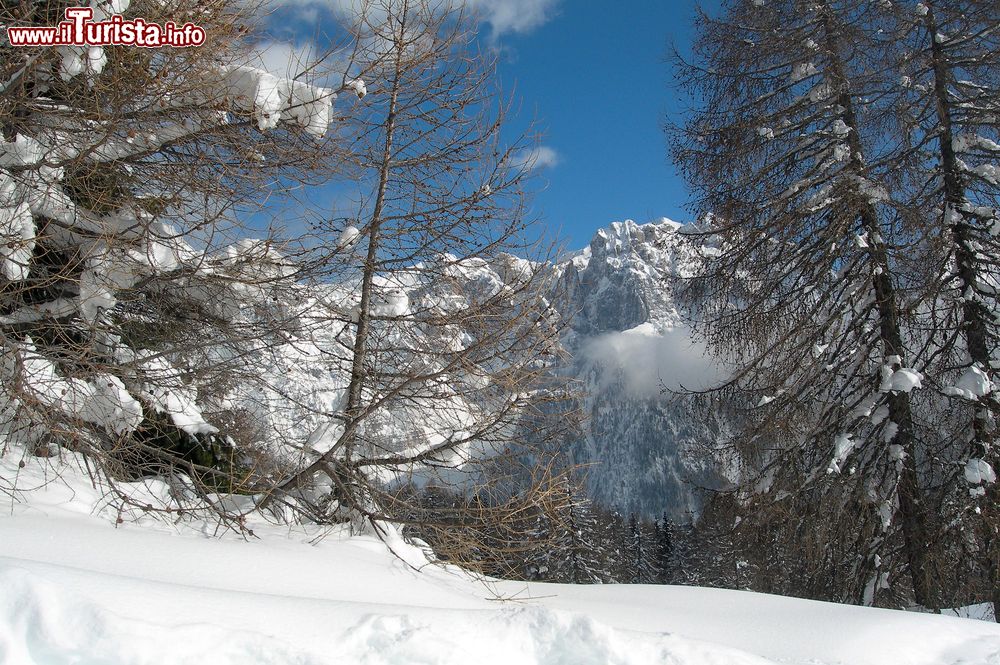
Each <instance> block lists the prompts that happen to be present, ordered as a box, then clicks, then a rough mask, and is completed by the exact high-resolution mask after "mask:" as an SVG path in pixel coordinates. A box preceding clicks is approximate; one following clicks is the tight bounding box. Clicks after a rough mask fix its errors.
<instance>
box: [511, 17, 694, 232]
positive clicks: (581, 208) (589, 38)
mask: <svg viewBox="0 0 1000 665" xmlns="http://www.w3.org/2000/svg"><path fill="white" fill-rule="evenodd" d="M694 6H695V2H694V0H659V1H653V2H651V1H649V0H629V1H626V2H610V1H608V0H604V1H598V0H562V2H560V3H558V4H557V5H555V7H554V11H552V12H551V13H550V15H549V17H548V20H547V21H546V22H545V23H544V24H543V25H540V26H539V27H537V28H535V29H534V30H531V31H528V32H522V33H515V32H510V33H505V34H501V35H500V36H499V42H500V44H501V48H503V49H504V62H503V65H502V68H501V74H502V76H503V82H504V84H505V86H507V87H510V86H512V85H513V86H516V93H517V95H518V96H519V97H520V98H521V100H522V103H523V106H522V116H527V117H528V119H530V118H531V117H532V116H535V117H537V118H538V122H539V124H540V126H541V127H542V128H543V129H544V130H545V136H544V137H543V139H542V144H543V145H544V146H546V147H548V148H551V149H552V150H553V151H554V154H555V164H554V165H553V166H550V167H547V168H546V169H544V171H543V172H542V175H543V177H542V178H541V181H543V182H540V183H539V184H540V185H544V189H543V190H542V191H540V192H539V193H538V195H537V197H536V199H535V207H536V212H537V213H538V214H539V215H540V216H541V217H542V218H543V223H545V224H546V225H547V226H549V227H551V228H552V229H553V230H560V231H561V234H562V235H563V236H564V237H566V240H567V243H568V245H569V246H570V247H573V248H576V247H582V246H584V245H586V244H587V242H588V241H589V239H590V238H591V236H592V235H593V233H594V232H595V231H596V230H597V229H598V228H600V227H602V226H606V225H607V224H608V223H609V222H612V221H615V220H622V219H634V220H636V221H639V222H643V221H649V220H652V219H655V218H658V217H670V218H672V219H675V220H677V221H687V220H688V219H690V218H691V213H690V212H689V211H688V210H686V208H685V204H686V202H687V198H688V197H687V194H686V193H685V190H684V185H683V181H682V180H681V178H680V176H679V175H677V173H676V172H675V170H674V168H673V166H672V165H671V164H670V160H669V157H668V155H667V145H666V137H665V134H664V133H663V130H662V127H663V124H664V120H665V118H666V117H667V115H668V114H669V115H671V116H673V117H675V118H676V117H678V114H681V113H683V111H684V108H685V106H686V105H685V104H684V102H683V100H681V99H678V95H677V93H675V92H674V91H673V90H672V75H671V71H670V66H669V62H668V61H667V55H668V52H669V46H670V44H671V43H673V44H676V45H677V46H678V47H679V48H681V49H684V48H685V47H686V46H687V44H689V42H690V39H691V27H690V26H691V21H692V17H693V14H694ZM522 119H523V118H522Z"/></svg>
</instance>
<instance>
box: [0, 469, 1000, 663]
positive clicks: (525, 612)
mask: <svg viewBox="0 0 1000 665" xmlns="http://www.w3.org/2000/svg"><path fill="white" fill-rule="evenodd" d="M3 461H4V462H6V461H7V460H3ZM42 464H43V462H41V461H39V460H34V459H30V460H28V466H26V467H25V468H24V469H18V471H17V473H18V476H19V480H18V486H19V487H21V488H27V487H36V488H37V489H35V490H33V491H31V492H26V493H24V494H22V495H21V499H22V502H8V503H7V504H6V508H7V509H6V510H5V511H4V514H3V515H2V516H0V663H2V664H3V665H33V664H42V663H44V664H46V665H55V664H61V663H75V664H79V665H96V664H100V665H105V664H106V665H111V664H114V665H133V664H135V665H140V664H143V665H145V664H149V665H154V664H155V665H172V664H182V663H185V664H186V663H199V664H200V663H212V664H213V665H226V664H230V663H231V664H233V665H237V664H238V665H279V664H280V665H287V664H302V665H313V664H317V665H318V664H325V663H364V664H372V665H381V664H384V665H396V664H403V663H406V664H412V663H428V664H430V663H434V664H439V665H448V664H453V663H454V664H456V665H457V664H462V665H465V664H466V663H477V664H479V663H482V664H486V665H489V664H492V663H496V664H498V665H499V664H501V663H502V664H503V665H512V664H515V663H516V664H522V663H528V664H530V663H555V664H566V665H589V664H593V665H598V664H602V665H603V664H606V663H610V664H622V665H626V664H628V665H632V664H635V665H645V664H647V663H649V664H652V663H670V664H672V665H704V664H709V665H714V664H718V665H752V664H763V663H768V662H783V663H802V664H803V665H804V664H806V663H809V664H810V665H817V664H831V665H832V664H834V663H851V664H864V663H872V664H876V663H877V664H878V665H894V664H899V665H903V664H907V665H909V664H913V665H923V664H927V665H931V664H932V663H933V664H938V663H949V664H954V665H958V664H959V663H962V664H963V665H975V664H981V665H1000V628H998V627H997V626H996V625H993V624H990V623H985V622H979V621H970V620H967V619H957V618H948V617H938V616H928V615H914V614H907V613H903V612H893V611H886V610H869V609H863V608H854V607H846V606H839V605H832V604H827V603H815V602H808V601H801V600H793V599H788V598H779V597H775V596H765V595H761V594H752V593H739V592H730V591H720V590H711V589H697V588H682V587H652V586H604V587H573V586H564V585H534V584H533V585H530V586H527V585H524V584H521V583H512V582H490V581H487V582H482V581H476V580H473V579H470V578H469V577H468V576H466V575H464V574H462V573H461V572H459V571H456V570H454V569H449V568H443V567H439V566H427V565H420V563H421V561H422V554H421V553H420V552H419V551H418V550H416V549H415V548H412V547H409V546H407V545H404V544H402V543H400V542H395V543H394V544H393V549H395V550H396V552H395V554H394V553H393V552H391V551H390V550H389V549H388V548H387V547H386V546H385V545H384V544H383V543H381V542H380V541H379V540H378V539H376V538H375V537H373V536H364V535H363V536H354V537H346V535H345V534H337V533H327V534H322V533H318V532H315V531H308V530H302V529H290V528H288V527H277V526H273V525H266V524H262V523H260V524H253V525H252V526H253V529H254V532H255V534H256V537H255V538H254V539H252V540H250V541H245V540H243V539H242V538H240V537H238V536H236V535H233V534H229V535H223V536H222V537H221V538H215V537H212V535H213V534H211V533H201V532H200V531H199V529H197V528H194V526H195V525H191V524H186V523H181V524H179V525H174V526H167V525H165V524H163V523H162V522H155V521H152V520H151V519H149V518H140V519H139V520H138V521H137V522H132V521H131V520H126V521H125V522H124V523H123V524H121V525H119V526H117V527H116V526H115V525H114V523H113V521H112V520H109V519H107V516H106V515H105V516H100V515H93V514H91V506H93V505H94V503H93V499H94V498H95V496H94V492H93V489H92V488H90V487H89V486H88V485H87V484H86V483H84V482H78V481H79V480H82V479H79V478H78V479H77V480H74V475H73V473H72V471H71V470H66V469H64V470H63V474H62V479H60V480H56V481H55V482H52V483H49V484H48V485H43V484H42V483H41V482H38V481H40V480H41V479H42V476H41V474H42V473H43V471H45V469H44V467H43V466H42ZM11 470H12V469H11V467H10V466H8V465H0V471H6V472H8V473H9V472H10V471H11ZM6 477H7V479H8V480H9V479H10V476H9V475H8V476H6ZM202 530H205V531H208V529H207V528H205V527H204V525H203V528H202ZM322 536H325V537H322ZM502 598H506V599H507V600H501V599H502Z"/></svg>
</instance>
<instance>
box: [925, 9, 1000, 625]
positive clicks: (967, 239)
mask: <svg viewBox="0 0 1000 665" xmlns="http://www.w3.org/2000/svg"><path fill="white" fill-rule="evenodd" d="M928 5H931V3H930V2H928ZM924 21H925V26H926V28H927V35H928V41H929V42H930V53H931V61H932V64H933V68H934V96H935V101H936V108H937V116H938V124H939V125H940V131H941V136H940V139H939V141H938V144H939V146H940V152H941V155H940V156H941V172H942V178H943V180H944V197H945V209H944V214H945V219H944V223H945V224H947V225H949V226H950V227H951V229H950V230H951V236H952V239H953V240H954V244H955V267H956V269H957V272H958V278H959V280H960V282H961V288H962V291H963V293H962V295H966V292H967V291H969V290H970V289H975V288H976V284H977V283H978V277H979V269H978V266H977V265H976V253H975V248H974V246H973V243H972V236H973V231H974V229H973V227H972V225H971V224H970V220H969V217H968V215H969V213H968V212H966V211H965V210H964V207H965V206H964V204H965V203H966V196H965V193H966V191H965V190H966V183H965V177H964V175H963V173H962V169H961V167H960V166H959V162H958V157H957V156H956V154H955V148H954V144H953V143H952V140H953V139H954V137H955V134H954V128H953V123H952V102H951V100H950V99H949V98H948V80H949V74H950V71H949V67H948V62H947V57H946V56H945V53H944V49H943V47H942V45H941V44H940V43H939V42H938V40H937V39H935V35H937V33H938V30H937V20H936V18H935V16H934V11H933V7H932V8H931V10H930V11H928V12H927V14H926V15H925V17H924ZM992 318H993V315H992V314H991V312H990V311H989V309H987V308H986V307H985V306H984V305H983V304H982V303H981V302H979V300H978V299H975V298H965V299H964V300H963V301H962V329H963V333H964V336H965V345H966V348H967V350H968V354H969V359H970V360H971V362H972V363H973V364H975V365H978V366H979V368H980V369H981V370H982V371H983V372H985V373H986V375H987V376H988V377H989V378H990V379H991V380H992V378H993V368H992V363H991V361H992V358H991V349H990V342H989V332H988V323H989V322H991V320H992ZM992 422H993V413H992V410H991V409H990V406H989V404H987V403H984V402H980V403H979V404H978V405H977V406H976V409H975V414H974V416H973V420H972V441H971V442H970V445H969V457H970V458H978V459H986V458H987V457H988V456H989V454H990V450H991V448H992V445H993V438H994V433H993V429H992ZM990 505H994V504H990ZM991 512H992V511H990V510H987V511H985V512H984V513H981V514H982V515H983V516H984V520H983V528H984V529H985V530H986V531H987V533H986V534H984V535H985V538H986V547H985V552H984V555H983V557H982V561H981V563H980V565H982V566H984V567H985V570H986V571H987V575H988V579H989V580H990V584H991V586H992V590H991V600H992V602H993V614H994V617H995V618H996V620H997V621H998V622H1000V612H998V610H1000V571H998V570H997V567H998V562H997V561H996V560H995V557H994V553H993V552H992V551H991V550H992V549H993V547H991V546H990V545H991V543H992V542H995V540H996V534H991V533H989V530H990V529H991V528H994V526H995V525H991V524H990V522H989V520H987V519H985V515H988V514H989V513H991Z"/></svg>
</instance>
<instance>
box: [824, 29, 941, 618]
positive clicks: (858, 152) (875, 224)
mask: <svg viewBox="0 0 1000 665" xmlns="http://www.w3.org/2000/svg"><path fill="white" fill-rule="evenodd" d="M822 24H823V29H824V33H825V35H826V39H827V50H828V56H829V58H830V69H831V72H830V74H831V78H832V80H833V82H834V85H835V87H836V89H837V91H838V99H837V102H838V104H839V105H840V107H841V108H842V109H843V111H842V112H841V120H843V122H844V124H846V125H847V127H848V128H849V130H850V131H849V132H848V134H847V144H848V147H849V148H850V150H851V157H850V167H849V168H850V169H851V170H852V171H853V172H854V173H855V174H856V175H857V176H859V177H864V176H865V162H864V152H863V146H862V145H861V137H860V134H859V127H858V119H857V115H856V113H855V111H854V99H853V97H852V96H851V92H850V83H849V80H848V78H847V76H846V74H845V73H844V69H843V66H842V64H841V61H840V57H839V55H838V54H839V48H838V41H837V40H838V36H837V34H836V33H835V31H834V30H833V29H832V28H831V25H830V19H829V16H824V17H823V18H822ZM858 217H859V219H860V221H861V224H862V226H863V227H864V229H865V231H866V232H867V233H868V237H869V249H868V255H869V257H870V258H871V260H872V263H873V264H874V265H875V267H876V270H874V271H873V272H874V275H873V277H872V287H873V289H874V291H875V301H876V307H877V311H878V317H879V340H880V342H881V343H882V349H883V354H884V357H885V358H886V359H889V358H893V357H895V358H894V359H895V362H893V365H892V369H893V370H898V369H899V368H900V367H901V366H902V361H903V360H904V358H905V355H906V354H905V353H904V348H903V341H902V334H901V333H900V322H899V309H898V296H897V294H896V290H895V287H894V286H893V283H892V278H891V272H890V265H889V257H888V252H887V251H886V246H885V242H884V241H883V240H882V239H881V238H882V234H881V228H880V226H879V221H878V213H877V212H876V210H875V208H874V206H873V205H872V204H871V203H869V202H867V201H866V202H864V203H860V204H859V206H858ZM888 407H889V419H890V421H891V422H893V423H895V424H896V425H897V429H896V433H895V435H894V436H893V438H892V440H891V441H890V442H889V444H890V445H896V446H899V447H900V448H901V449H902V451H903V453H904V456H903V459H902V461H901V462H900V467H901V468H900V469H899V478H898V481H897V485H896V494H897V497H898V499H899V514H900V517H901V518H902V520H901V521H902V524H901V526H902V529H903V542H904V550H905V552H906V560H907V568H908V569H909V573H910V580H911V582H912V584H913V595H914V599H915V600H916V603H917V604H918V605H922V606H924V607H931V606H932V605H933V604H934V603H933V601H932V596H931V592H930V588H929V584H928V575H927V542H928V531H927V528H926V515H924V512H923V507H922V506H921V501H920V486H919V482H918V478H917V470H916V455H915V452H916V450H915V448H916V446H915V442H914V437H913V414H912V410H911V406H910V396H909V394H908V393H906V392H897V393H895V394H893V395H891V396H890V397H889V403H888Z"/></svg>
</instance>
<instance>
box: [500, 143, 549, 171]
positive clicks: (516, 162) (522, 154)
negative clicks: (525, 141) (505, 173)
mask: <svg viewBox="0 0 1000 665" xmlns="http://www.w3.org/2000/svg"><path fill="white" fill-rule="evenodd" d="M560 161H562V158H561V157H560V156H559V153H558V152H556V151H555V149H554V148H550V147H549V146H547V145H540V146H536V147H534V148H525V149H524V150H519V151H517V152H516V153H514V154H513V155H512V157H511V166H512V167H514V168H521V167H527V168H528V169H529V170H531V171H535V170H538V169H547V168H552V167H553V166H558V165H559V162H560Z"/></svg>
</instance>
